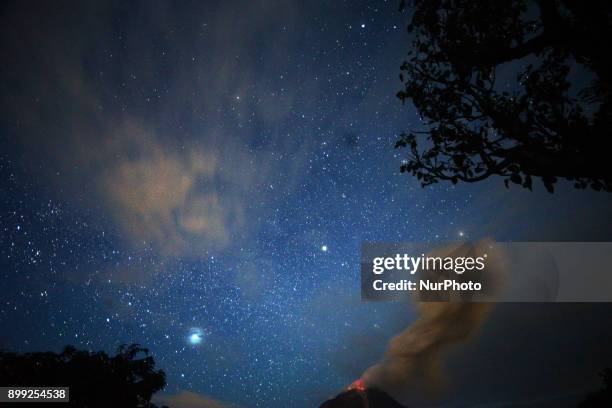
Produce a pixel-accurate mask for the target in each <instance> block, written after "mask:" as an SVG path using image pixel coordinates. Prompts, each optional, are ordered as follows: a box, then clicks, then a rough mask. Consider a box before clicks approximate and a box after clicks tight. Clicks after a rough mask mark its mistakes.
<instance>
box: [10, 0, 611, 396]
mask: <svg viewBox="0 0 612 408" xmlns="http://www.w3.org/2000/svg"><path fill="white" fill-rule="evenodd" d="M391 3H393V2H380V3H378V2H352V1H351V2H323V3H321V4H311V5H308V6H307V5H302V4H301V3H296V4H290V3H289V2H271V3H268V2H262V3H260V2H250V3H244V4H235V3H234V2H222V4H220V5H217V6H213V5H202V4H200V2H194V3H189V4H188V3H182V2H181V3H178V4H174V5H171V4H164V3H162V4H158V3H150V2H145V3H141V4H136V3H133V4H128V5H119V4H108V5H105V6H101V5H98V6H95V7H94V6H92V7H85V6H84V5H80V4H78V5H77V6H74V7H66V8H62V7H61V6H57V7H58V8H54V6H53V5H51V4H45V5H41V6H40V7H41V9H39V10H37V11H33V10H30V9H28V8H27V7H26V5H23V4H19V3H16V4H13V5H8V6H3V8H4V10H3V14H2V21H3V24H2V48H3V49H4V50H6V52H7V53H8V54H5V55H10V61H11V64H7V65H5V64H3V65H4V66H3V68H2V75H3V78H4V79H5V81H4V82H5V85H3V88H2V91H3V97H2V105H1V106H2V110H3V117H4V118H3V120H2V122H1V123H0V131H1V133H2V136H1V141H2V146H3V148H2V153H1V155H0V180H1V183H2V196H1V198H0V208H1V219H0V222H1V228H2V229H1V237H0V258H1V260H0V267H1V271H0V276H1V277H2V280H3V287H10V288H11V289H10V290H9V291H7V290H3V291H2V293H1V294H0V300H1V302H0V325H1V327H2V329H1V330H0V331H1V332H2V333H1V334H0V348H10V349H15V350H18V351H32V350H49V349H51V350H59V349H60V348H61V347H62V346H64V345H65V344H73V345H75V346H77V347H79V348H84V349H89V350H107V351H113V350H115V349H116V347H117V346H119V345H120V344H122V343H132V342H137V343H140V344H142V345H143V346H146V347H148V348H149V349H150V350H151V352H152V354H153V356H154V357H155V360H156V362H157V365H158V366H159V367H160V368H162V369H164V370H165V371H166V373H167V375H168V386H167V388H166V390H165V392H167V393H171V394H172V393H178V392H182V391H185V390H189V391H191V392H194V393H198V394H203V395H207V396H210V397H212V398H215V399H218V400H222V401H229V402H232V403H237V404H243V405H245V406H255V405H256V406H265V407H267V406H313V405H315V404H317V403H320V402H321V401H322V400H323V399H325V398H328V397H329V396H331V395H334V394H335V393H336V392H337V391H338V390H339V389H342V387H344V386H346V384H349V383H350V382H351V381H352V380H354V379H355V378H357V376H359V374H360V373H361V372H363V370H364V369H366V368H367V367H368V366H370V365H371V364H373V363H374V362H376V361H377V360H378V359H379V358H380V356H381V355H382V353H383V352H384V348H385V344H386V341H387V339H388V338H389V337H390V336H391V335H392V334H393V333H395V332H397V331H398V329H399V328H401V327H404V325H405V324H406V323H407V322H409V321H410V320H411V319H412V318H413V316H414V314H413V312H412V311H410V309H409V308H408V307H407V306H406V305H397V304H362V303H360V300H359V248H360V245H361V244H362V243H363V242H392V241H434V242H437V241H444V240H454V239H457V238H459V237H461V238H466V237H478V236H487V235H495V236H496V237H498V238H500V239H504V238H508V237H511V236H513V237H520V234H521V232H523V231H525V230H526V228H528V227H527V226H528V225H531V224H529V223H527V221H526V220H525V218H524V217H523V215H524V214H525V213H527V212H529V211H531V212H532V213H534V214H535V213H538V212H540V211H545V210H546V209H547V208H549V207H550V206H553V207H554V208H553V209H552V210H551V211H553V212H557V213H558V214H560V216H563V214H568V213H571V212H572V211H580V209H576V208H577V207H576V206H572V203H574V202H575V199H574V198H573V197H574V195H572V194H573V193H572V192H571V191H565V192H564V190H563V188H561V189H560V192H559V195H558V196H557V197H562V198H563V197H565V199H564V200H559V201H553V199H552V198H549V197H548V196H545V195H542V194H541V193H534V194H533V195H527V194H528V193H525V192H520V193H516V192H515V193H516V194H520V197H522V198H521V199H520V200H519V201H520V202H521V205H520V206H516V207H513V208H512V209H509V203H510V200H506V199H505V197H507V196H506V194H510V193H508V192H507V190H505V189H503V186H498V184H500V183H497V182H493V183H484V184H483V185H480V186H458V187H455V186H451V185H439V186H433V187H430V188H428V189H422V188H421V187H420V186H419V184H418V183H417V181H416V180H413V179H411V178H409V177H408V176H406V175H402V174H400V173H399V171H398V170H399V166H400V164H401V160H402V158H403V157H402V153H403V152H401V151H398V150H395V149H394V148H393V146H394V143H395V141H396V139H397V135H398V133H399V132H401V131H402V130H405V129H406V128H408V127H411V126H418V124H419V118H418V116H417V115H416V113H415V112H414V109H413V108H412V107H411V106H408V105H406V106H403V105H402V104H401V103H400V102H399V101H398V100H397V99H396V98H395V93H396V91H397V90H398V89H399V86H400V85H401V84H400V82H399V80H398V79H397V76H398V72H399V64H400V63H401V60H402V57H403V56H404V55H405V51H406V44H407V40H406V38H407V37H406V36H407V34H406V33H405V30H404V26H405V23H406V20H407V16H406V15H405V14H401V13H399V12H397V4H395V3H393V4H391ZM7 21H10V22H11V24H7V23H6V22H7ZM21 27H34V28H32V29H27V30H25V31H23V30H22V28H21ZM9 65H10V66H9ZM585 194H589V193H585ZM534 196H537V197H539V198H540V199H541V200H540V201H538V203H537V204H536V203H535V200H534V199H532V198H531V197H534ZM583 197H584V196H583ZM515 201H516V200H515ZM585 203H586V201H585ZM553 204H554V205H553ZM597 205H599V206H600V207H603V208H605V206H606V203H601V202H599V204H598V202H595V206H597ZM517 208H518V209H517ZM584 208H585V209H584V211H585V213H586V211H589V210H590V208H591V207H590V206H588V205H586V204H585V205H584ZM500 214H507V217H505V218H504V217H500V216H499V215H500ZM513 234H514V235H513ZM11 328H12V329H11ZM17 328H18V329H17ZM355 353H358V354H359V356H360V357H359V359H357V361H356V360H355V359H354V358H352V357H353V356H354V355H355Z"/></svg>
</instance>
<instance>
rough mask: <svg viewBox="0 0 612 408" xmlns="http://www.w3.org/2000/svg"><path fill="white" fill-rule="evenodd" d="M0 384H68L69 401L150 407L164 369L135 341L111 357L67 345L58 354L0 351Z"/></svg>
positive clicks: (74, 404)
mask: <svg viewBox="0 0 612 408" xmlns="http://www.w3.org/2000/svg"><path fill="white" fill-rule="evenodd" d="M0 384H2V385H3V386H24V387H26V386H47V387H54V386H57V387H60V386H62V387H70V403H68V404H67V405H68V406H71V407H91V408H95V407H155V405H154V404H152V403H151V402H150V401H151V396H152V395H153V394H154V393H155V392H156V391H159V390H161V389H162V388H163V387H164V386H165V385H166V375H165V374H164V372H163V371H161V370H157V371H156V370H155V361H154V360H153V357H151V356H150V355H149V352H148V350H147V349H145V348H141V347H140V346H139V345H137V344H132V345H130V346H121V347H119V349H118V351H117V354H116V355H115V356H112V357H111V356H109V355H107V354H106V353H104V352H88V351H80V350H76V349H75V348H74V347H71V346H66V347H65V348H64V350H63V351H62V352H61V353H59V354H57V353H52V352H37V353H25V354H16V353H11V352H0ZM38 405H39V403H32V406H38ZM20 406H24V407H25V406H27V405H26V404H25V403H20Z"/></svg>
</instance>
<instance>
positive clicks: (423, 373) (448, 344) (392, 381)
mask: <svg viewBox="0 0 612 408" xmlns="http://www.w3.org/2000/svg"><path fill="white" fill-rule="evenodd" d="M491 248H492V245H491V243H490V242H489V241H481V242H479V243H477V244H474V245H469V244H460V245H458V246H454V247H445V248H439V249H437V250H435V251H433V252H432V253H431V254H429V255H431V256H474V254H476V253H477V254H482V253H487V252H488V261H487V266H486V269H485V270H484V271H483V272H484V273H486V274H487V279H488V280H489V283H491V284H493V283H495V284H499V277H500V276H501V275H502V271H501V265H502V262H501V261H500V256H501V254H500V253H499V252H496V251H494V250H491ZM417 273H421V274H422V273H425V271H419V272H417ZM421 277H422V275H421ZM489 277H491V278H489ZM428 278H430V277H429V276H428ZM445 295H446V296H449V298H448V299H447V300H445V301H435V302H430V301H426V298H427V296H425V294H424V293H417V294H416V296H415V299H416V309H417V311H418V318H417V319H416V321H414V323H413V324H412V325H410V326H409V327H408V328H407V329H405V330H404V331H402V332H401V333H399V334H398V335H396V336H395V337H393V338H392V339H391V341H390V342H389V346H388V348H387V351H386V353H385V356H384V358H383V360H382V361H381V362H379V363H378V364H375V365H374V366H372V367H370V368H368V369H367V370H366V371H365V372H364V373H363V375H362V377H361V379H362V380H363V381H364V382H365V384H366V385H367V386H368V387H377V388H380V389H383V390H385V391H387V392H390V393H393V394H395V395H398V396H401V395H406V394H407V393H409V392H410V391H414V390H419V391H425V392H426V393H433V392H436V391H439V390H440V389H441V388H442V387H443V385H444V383H445V381H446V379H445V376H444V362H445V357H446V355H447V354H448V352H449V351H450V350H451V349H452V348H453V346H456V345H459V344H461V343H464V342H466V341H469V340H470V339H471V338H473V337H474V336H475V335H476V334H477V333H478V330H479V328H480V327H481V326H482V325H483V323H484V322H485V321H486V319H487V316H488V315H489V313H490V312H491V310H492V309H493V307H494V303H471V302H469V301H466V299H464V298H463V299H462V298H459V297H458V295H456V294H452V293H448V294H445ZM428 299H430V298H428Z"/></svg>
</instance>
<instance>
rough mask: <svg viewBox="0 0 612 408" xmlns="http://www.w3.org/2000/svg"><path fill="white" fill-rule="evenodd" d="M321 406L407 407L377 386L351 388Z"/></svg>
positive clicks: (340, 407)
mask: <svg viewBox="0 0 612 408" xmlns="http://www.w3.org/2000/svg"><path fill="white" fill-rule="evenodd" d="M319 408H406V407H405V406H404V405H402V404H400V403H399V402H397V401H396V400H395V399H393V398H392V397H391V396H390V395H389V394H387V393H386V392H384V391H381V390H379V389H377V388H349V389H348V390H347V391H345V392H343V393H342V394H339V395H338V396H336V397H335V398H332V399H330V400H327V401H325V402H324V403H323V404H321V406H320V407H319Z"/></svg>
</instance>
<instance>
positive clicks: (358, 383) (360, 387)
mask: <svg viewBox="0 0 612 408" xmlns="http://www.w3.org/2000/svg"><path fill="white" fill-rule="evenodd" d="M348 389H349V390H357V391H359V392H364V391H365V390H366V385H365V383H364V382H363V380H362V379H361V378H359V379H357V380H355V381H353V383H352V384H351V385H349V387H348Z"/></svg>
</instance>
